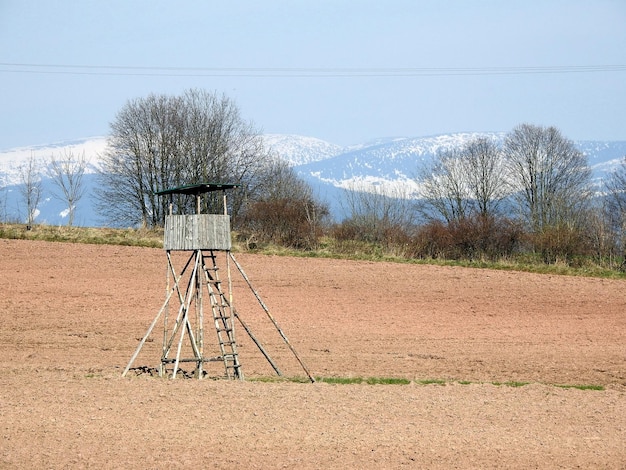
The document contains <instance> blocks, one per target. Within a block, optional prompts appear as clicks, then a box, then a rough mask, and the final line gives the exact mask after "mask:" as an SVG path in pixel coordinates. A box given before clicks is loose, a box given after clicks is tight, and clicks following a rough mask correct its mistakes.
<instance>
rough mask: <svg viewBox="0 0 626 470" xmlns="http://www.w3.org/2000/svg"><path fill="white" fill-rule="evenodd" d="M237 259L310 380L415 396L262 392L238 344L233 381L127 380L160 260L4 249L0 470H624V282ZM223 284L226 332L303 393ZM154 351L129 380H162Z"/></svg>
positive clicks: (71, 247) (156, 305) (5, 243)
mask: <svg viewBox="0 0 626 470" xmlns="http://www.w3.org/2000/svg"><path fill="white" fill-rule="evenodd" d="M236 258H237V260H238V261H239V263H240V264H241V265H242V266H243V268H244V270H245V271H246V273H247V274H248V276H249V277H250V279H251V281H252V283H253V285H254V286H255V287H256V288H257V290H258V292H259V294H260V295H261V297H262V299H263V301H264V302H265V304H266V305H267V306H268V307H269V309H270V311H271V313H272V315H273V316H274V317H275V319H276V320H277V321H278V322H279V324H280V326H281V328H282V330H283V331H284V332H285V333H286V335H287V337H288V338H289V340H290V342H291V344H292V345H293V346H294V347H295V349H296V350H297V351H298V353H299V354H300V356H301V357H302V359H303V360H304V362H305V363H306V365H307V366H308V367H309V369H310V370H311V372H312V373H313V375H315V376H316V377H379V378H380V377H394V378H406V379H409V380H411V383H410V384H409V385H368V384H365V383H364V384H352V385H335V384H328V383H320V382H317V383H294V382H262V381H259V380H258V379H260V378H267V377H271V376H272V374H273V371H272V369H271V368H270V367H269V366H268V364H267V362H266V361H265V360H264V359H263V357H262V356H261V355H260V354H259V352H258V350H257V349H256V348H255V346H254V345H253V344H252V343H251V342H250V341H249V338H247V336H246V335H245V334H244V332H243V331H242V330H241V329H240V330H239V331H238V335H239V336H238V339H239V340H240V350H239V352H240V356H241V360H242V365H243V369H244V372H245V374H246V378H247V380H245V381H243V382H240V381H227V380H223V379H205V380H192V379H176V380H171V379H164V378H158V377H153V376H151V375H150V374H146V373H139V369H138V368H135V367H133V369H132V370H131V373H129V374H128V375H127V376H126V377H124V378H123V377H121V372H122V371H123V369H124V367H125V366H126V364H127V363H128V361H129V359H130V357H131V355H132V353H133V352H134V350H135V348H136V347H137V344H138V340H139V339H140V338H141V337H142V336H143V335H144V333H145V331H146V330H147V328H148V326H149V325H150V323H151V322H152V320H153V319H154V317H155V315H156V313H157V312H158V310H159V309H160V307H161V305H162V303H163V300H164V295H165V271H166V269H165V268H166V261H165V260H166V258H165V254H164V252H163V251H162V250H159V249H149V248H130V247H119V246H95V245H75V244H66V243H46V242H35V241H14V240H0V279H1V286H2V293H1V294H0V468H66V467H67V468H187V467H189V468H190V467H196V468H225V467H231V468H401V467H409V468H411V467H415V468H503V467H504V468H578V467H581V468H589V467H590V468H626V445H625V444H624V443H625V442H626V289H625V287H626V283H625V282H624V281H616V280H603V279H591V278H575V277H565V276H552V275H537V274H528V273H520V272H505V271H495V270H476V269H465V268H458V267H437V266H423V265H408V264H393V263H371V262H355V261H342V260H330V259H308V258H289V257H270V256H260V255H251V254H245V253H244V254H237V255H236ZM233 279H234V284H233V294H234V299H235V300H234V302H235V305H236V306H237V309H238V310H239V312H240V314H241V315H242V317H243V318H244V319H245V320H246V321H248V322H249V323H250V325H251V327H253V329H254V332H255V334H257V336H259V338H260V339H261V340H262V341H263V343H264V344H265V345H266V347H267V349H268V350H269V351H270V353H271V354H272V356H273V357H274V359H275V361H276V362H277V364H278V365H279V366H280V367H281V369H282V370H283V372H284V374H285V375H286V376H289V377H295V376H304V373H303V371H302V369H301V368H300V366H299V364H298V363H297V362H296V361H295V360H294V358H293V355H291V354H290V352H289V351H288V350H287V349H286V348H285V345H284V343H283V342H282V340H281V339H280V337H279V336H278V335H277V334H276V331H275V330H274V329H273V327H272V326H271V324H269V322H268V321H266V320H267V317H266V316H265V314H264V312H263V311H262V310H261V309H260V307H259V304H258V303H257V302H256V300H255V299H254V297H253V296H252V295H251V293H250V291H249V290H248V289H247V288H246V286H245V284H244V283H243V281H242V280H241V279H240V278H238V277H237V276H236V273H235V274H233ZM157 329H158V328H157ZM159 334H160V333H156V334H155V335H154V336H155V338H154V339H152V338H151V339H150V340H149V342H147V343H146V345H145V347H144V348H143V349H142V353H141V354H140V356H139V357H138V358H137V361H136V365H137V366H138V367H139V366H148V367H155V366H156V365H157V364H158V362H159V358H160V355H159V354H160V353H159V348H160V347H161V344H160V341H161V340H160V339H159ZM431 380H432V381H436V382H442V383H431V384H425V383H426V382H428V381H431ZM521 383H527V384H526V385H523V386H514V385H521ZM559 385H567V386H573V385H582V386H602V387H604V389H603V390H584V389H579V388H563V387H560V386H559Z"/></svg>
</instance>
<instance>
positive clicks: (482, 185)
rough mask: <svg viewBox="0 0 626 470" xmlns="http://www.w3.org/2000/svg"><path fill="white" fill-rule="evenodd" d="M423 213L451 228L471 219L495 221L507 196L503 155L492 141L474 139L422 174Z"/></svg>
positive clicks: (440, 155)
mask: <svg viewBox="0 0 626 470" xmlns="http://www.w3.org/2000/svg"><path fill="white" fill-rule="evenodd" d="M419 183H420V196H421V205H420V207H421V211H422V213H423V214H424V215H425V216H426V217H427V218H430V219H432V218H438V217H441V218H443V220H444V221H445V222H446V223H448V224H450V223H453V222H454V223H456V222H461V221H463V220H465V219H466V218H468V217H470V216H481V217H493V216H495V215H496V213H497V211H498V209H499V206H500V204H501V202H502V200H503V198H504V196H505V192H506V185H505V171H504V164H503V159H502V153H501V151H500V149H499V148H498V146H497V145H496V144H495V142H493V141H492V140H489V139H487V138H484V137H480V138H477V139H474V140H472V141H470V142H468V143H467V144H465V145H464V146H462V147H461V148H455V149H450V150H446V151H443V152H440V153H438V154H437V156H436V157H435V159H434V160H433V162H432V163H431V164H430V165H426V166H424V167H422V168H421V169H420V174H419Z"/></svg>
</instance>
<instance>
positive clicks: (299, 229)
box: [238, 159, 329, 249]
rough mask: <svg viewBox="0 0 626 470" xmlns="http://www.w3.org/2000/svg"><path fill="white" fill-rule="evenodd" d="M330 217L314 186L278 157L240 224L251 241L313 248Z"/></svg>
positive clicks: (249, 241)
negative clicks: (313, 188) (315, 194)
mask: <svg viewBox="0 0 626 470" xmlns="http://www.w3.org/2000/svg"><path fill="white" fill-rule="evenodd" d="M328 216H329V210H328V207H327V206H326V205H325V204H323V203H321V202H319V201H318V200H317V199H316V198H315V196H314V194H313V190H312V188H311V186H310V185H309V184H307V183H306V182H305V181H304V180H303V179H301V178H300V177H298V175H297V174H296V172H295V171H294V170H293V168H291V167H290V166H289V165H288V164H287V163H286V162H284V161H282V160H278V159H277V160H276V161H275V162H274V163H273V164H272V165H271V167H270V169H269V172H268V175H267V178H266V181H265V184H264V185H263V187H262V188H261V190H260V191H259V194H258V196H257V198H256V200H255V201H254V202H251V203H250V204H248V206H247V207H246V210H245V211H244V214H243V217H242V220H241V222H240V223H239V224H238V225H239V226H240V228H241V229H242V232H243V234H244V236H245V237H246V238H247V241H248V243H249V244H251V243H252V242H254V241H265V242H270V241H271V242H275V243H279V244H282V245H287V246H292V247H296V248H307V249H309V248H314V247H315V246H316V245H317V240H318V238H319V236H320V234H321V233H322V229H323V228H324V224H325V222H326V219H327V217H328Z"/></svg>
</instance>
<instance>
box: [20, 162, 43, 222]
mask: <svg viewBox="0 0 626 470" xmlns="http://www.w3.org/2000/svg"><path fill="white" fill-rule="evenodd" d="M19 172H20V182H21V183H22V186H21V188H20V191H21V194H22V198H23V200H24V203H25V204H26V225H27V227H28V229H29V230H30V228H31V227H32V225H33V223H34V221H35V218H36V217H37V206H38V205H39V200H40V199H41V192H42V183H41V162H40V161H39V160H37V159H36V158H35V156H34V155H31V156H30V158H29V159H28V161H27V162H26V163H25V164H23V165H21V166H20V169H19Z"/></svg>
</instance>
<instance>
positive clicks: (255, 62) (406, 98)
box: [0, 0, 626, 150]
mask: <svg viewBox="0 0 626 470" xmlns="http://www.w3.org/2000/svg"><path fill="white" fill-rule="evenodd" d="M624 25H626V1H624V0H593V1H590V0H580V1H579V0H561V1H558V0H544V1H539V0H534V1H533V0H523V1H518V0H507V1H491V0H484V1H480V0H474V1H472V0H464V1H463V0H450V1H446V0H439V1H436V0H432V1H421V0H387V1H384V2H383V1H380V0H371V1H370V0H351V1H348V0H308V1H303V0H274V1H271V0H236V1H227V0H222V1H212V0H205V1H201V0H194V1H192V0H177V1H171V0H168V1H161V0H106V1H101V0H97V1H96V0H74V1H64V0H56V1H45V0H38V1H36V0H0V64H1V65H0V107H1V110H2V111H1V113H0V150H6V149H9V148H13V147H17V146H28V145H38V144H48V143H54V142H58V141H64V140H73V139H79V138H83V137H90V136H101V135H106V134H107V133H108V132H109V123H110V122H111V121H112V120H113V119H114V118H115V114H116V113H117V112H118V111H119V110H120V109H121V108H122V107H123V106H124V104H125V103H126V102H127V100H129V99H134V98H138V97H142V96H146V95H148V94H150V93H166V94H178V93H181V92H182V91H183V90H185V89H187V88H203V89H207V90H211V91H217V92H219V93H225V94H226V95H227V96H229V97H230V98H232V99H233V100H234V101H235V102H236V103H237V105H238V106H239V108H240V110H241V113H242V115H243V117H244V118H245V119H247V120H251V121H253V122H254V123H255V125H256V126H257V128H258V129H259V131H261V132H266V133H280V134H301V135H307V136H312V137H317V138H320V139H324V140H327V141H330V142H333V143H336V144H340V145H350V144H357V143H361V142H365V141H367V140H370V139H374V138H378V137H389V136H412V137H417V136H426V135H433V134H440V133H450V132H461V131H508V130H510V129H511V128H513V127H514V126H515V125H517V124H520V123H522V122H530V123H533V124H541V125H554V126H556V127H558V128H559V129H561V131H562V132H563V133H564V134H565V135H566V136H567V137H569V138H571V139H573V140H595V139H597V140H626V118H625V117H624V116H625V115H626V27H624ZM591 66H593V67H595V68H594V69H593V70H594V71H583V70H584V69H583V67H591ZM608 66H621V67H608ZM431 69H433V70H431Z"/></svg>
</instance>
